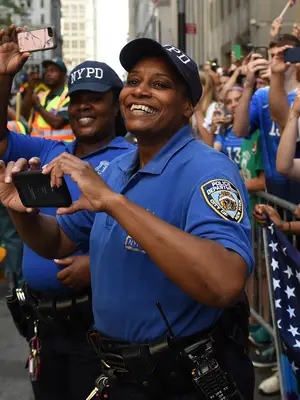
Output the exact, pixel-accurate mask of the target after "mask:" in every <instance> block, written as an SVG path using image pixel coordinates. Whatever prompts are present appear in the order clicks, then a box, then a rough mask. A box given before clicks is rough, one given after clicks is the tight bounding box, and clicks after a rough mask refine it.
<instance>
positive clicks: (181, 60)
mask: <svg viewBox="0 0 300 400" xmlns="http://www.w3.org/2000/svg"><path fill="white" fill-rule="evenodd" d="M159 56H164V57H166V58H167V60H168V61H169V62H170V64H172V65H173V67H175V69H176V71H177V72H178V73H179V75H180V77H181V78H182V80H183V82H184V83H185V84H186V86H187V88H188V94H189V97H190V100H191V102H192V104H193V106H195V105H196V104H197V103H198V101H199V100H200V98H201V95H202V85H201V80H200V76H199V71H198V66H197V64H196V63H195V61H194V60H192V59H191V58H190V57H189V56H188V55H186V54H185V53H184V52H183V51H181V50H179V49H178V48H177V47H175V46H172V45H164V46H163V45H161V44H160V43H158V42H156V41H155V40H153V39H148V38H139V39H134V40H132V41H131V42H129V43H127V44H126V45H125V46H124V47H123V49H122V50H121V53H120V62H121V64H122V66H123V67H124V68H125V70H126V71H127V72H129V71H130V70H131V69H132V68H133V67H134V66H135V65H136V64H137V63H138V62H139V61H140V60H142V59H143V58H145V57H159Z"/></svg>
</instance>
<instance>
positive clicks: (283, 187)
mask: <svg viewBox="0 0 300 400" xmlns="http://www.w3.org/2000/svg"><path fill="white" fill-rule="evenodd" d="M299 45H300V42H299V40H298V39H297V38H296V37H294V36H292V35H289V34H284V35H280V36H278V37H277V38H276V39H274V40H273V41H272V42H271V43H270V45H269V56H270V58H271V59H272V69H273V68H274V66H273V64H274V62H275V63H276V62H277V57H276V54H277V53H278V52H279V51H281V49H282V48H283V47H284V46H292V47H296V46H299ZM269 66H270V62H269V61H268V60H264V59H263V58H262V57H261V55H259V54H252V56H251V61H250V62H249V64H248V73H247V77H246V81H245V85H244V92H243V95H242V97H241V100H240V102H239V105H238V107H237V111H236V117H235V119H234V127H233V129H234V132H235V134H236V135H237V136H239V137H245V136H249V135H252V134H254V133H255V132H256V130H257V129H260V131H261V143H262V155H263V163H264V172H265V179H266V189H267V190H268V192H270V193H272V194H274V195H275V196H278V197H281V198H283V199H285V200H288V201H290V202H297V198H298V199H299V190H297V189H296V190H295V186H294V183H292V182H291V181H289V180H288V179H286V178H285V177H284V176H283V175H281V174H280V173H279V172H278V171H277V169H276V154H277V151H278V145H279V141H280V129H279V126H278V124H277V123H276V116H275V114H274V113H273V112H272V108H273V106H272V101H273V100H276V101H277V99H278V98H279V92H278V91H277V90H275V87H274V86H273V85H274V82H273V78H274V73H273V72H272V77H271V86H270V87H266V88H262V89H259V90H257V91H256V92H255V93H254V94H253V91H254V90H253V89H254V85H255V81H256V73H257V72H259V71H260V74H262V73H264V72H265V71H267V70H268V68H269ZM296 73H297V71H296V67H295V66H294V65H291V66H290V68H288V69H287V70H286V71H285V72H283V73H282V75H283V79H284V100H285V101H284V102H283V101H280V103H279V107H277V108H278V111H279V112H280V114H277V118H278V116H280V115H281V114H282V111H284V110H285V109H286V104H285V102H287V104H291V103H292V102H293V100H294V98H295V95H296V90H297V79H296ZM272 93H273V95H272ZM269 100H270V104H269ZM287 107H288V108H289V106H287ZM279 108H280V110H279ZM299 154H300V153H299Z"/></svg>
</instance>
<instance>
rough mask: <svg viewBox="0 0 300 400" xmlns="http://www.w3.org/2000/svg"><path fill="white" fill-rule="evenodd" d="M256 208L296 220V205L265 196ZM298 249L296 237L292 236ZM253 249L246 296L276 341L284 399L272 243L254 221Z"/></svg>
mask: <svg viewBox="0 0 300 400" xmlns="http://www.w3.org/2000/svg"><path fill="white" fill-rule="evenodd" d="M253 197H254V203H255V204H261V203H263V204H268V205H270V206H272V207H274V208H275V209H276V210H277V211H278V212H279V214H280V215H281V218H282V219H283V220H284V221H288V220H289V221H291V220H295V219H296V218H295V216H294V211H295V209H296V205H294V204H292V203H289V202H287V201H285V200H283V199H281V198H279V197H276V196H274V195H272V194H269V193H266V192H257V193H255V194H254V196H253ZM292 242H293V244H294V245H296V236H295V235H293V236H292ZM252 246H253V251H254V255H255V270H254V273H253V275H252V276H251V278H250V279H249V280H248V282H247V293H248V298H249V303H250V311H251V317H252V319H253V320H255V321H256V323H258V324H259V325H260V326H262V327H263V328H264V329H265V330H266V331H267V332H268V333H269V334H270V335H271V337H272V338H273V340H274V345H275V349H276V356H277V366H278V372H279V379H280V392H281V398H282V399H284V398H286V393H285V387H284V386H285V382H284V379H283V376H284V375H285V374H284V371H283V366H282V362H281V360H282V355H283V344H282V341H281V338H280V335H279V330H278V327H277V323H276V317H275V303H274V292H273V283H272V282H273V281H272V270H271V268H272V267H271V262H270V255H269V243H268V237H267V231H266V228H262V227H261V226H259V225H258V224H257V223H256V222H255V220H254V218H252Z"/></svg>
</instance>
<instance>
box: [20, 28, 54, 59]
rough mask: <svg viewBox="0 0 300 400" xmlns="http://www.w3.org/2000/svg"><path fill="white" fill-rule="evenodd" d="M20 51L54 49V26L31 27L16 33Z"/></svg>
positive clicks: (30, 51)
mask: <svg viewBox="0 0 300 400" xmlns="http://www.w3.org/2000/svg"><path fill="white" fill-rule="evenodd" d="M17 38H18V46H19V50H20V53H25V52H29V53H32V52H34V51H45V50H50V49H55V47H56V46H57V41H56V34H55V28H54V27H53V26H48V27H46V28H39V29H31V30H28V31H23V32H19V33H18V34H17Z"/></svg>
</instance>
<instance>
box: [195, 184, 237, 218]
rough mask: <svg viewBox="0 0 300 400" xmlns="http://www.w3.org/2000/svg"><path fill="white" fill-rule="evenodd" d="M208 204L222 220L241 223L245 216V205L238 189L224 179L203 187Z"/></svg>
mask: <svg viewBox="0 0 300 400" xmlns="http://www.w3.org/2000/svg"><path fill="white" fill-rule="evenodd" d="M201 191H202V194H203V196H204V199H205V201H206V203H207V204H208V205H209V206H210V207H211V208H212V209H213V210H214V211H215V212H216V213H217V214H219V215H220V216H221V217H222V218H224V219H227V220H228V221H236V222H240V221H241V220H242V218H243V216H244V204H243V201H242V198H241V195H240V192H239V191H238V189H237V188H236V187H235V186H234V185H233V184H232V183H231V182H230V181H227V180H224V179H222V180H221V179H214V180H212V181H209V182H206V183H205V184H204V185H202V186H201Z"/></svg>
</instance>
